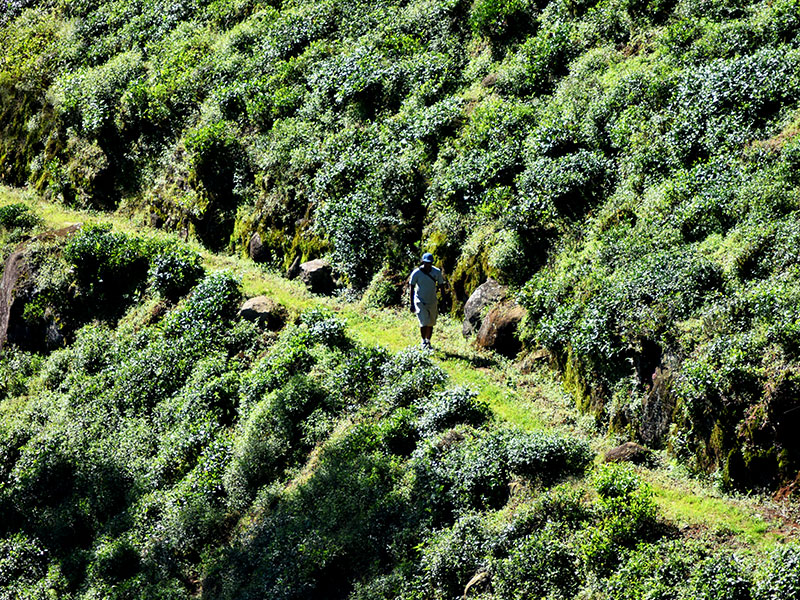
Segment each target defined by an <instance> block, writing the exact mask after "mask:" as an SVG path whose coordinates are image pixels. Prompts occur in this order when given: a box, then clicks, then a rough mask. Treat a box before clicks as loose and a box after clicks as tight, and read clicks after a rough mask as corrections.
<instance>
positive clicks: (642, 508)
mask: <svg viewBox="0 0 800 600" xmlns="http://www.w3.org/2000/svg"><path fill="white" fill-rule="evenodd" d="M594 485H595V489H596V490H597V494H598V496H599V508H600V516H601V518H602V519H603V522H602V528H603V529H604V530H605V531H606V532H607V533H608V534H609V536H610V537H611V539H612V540H613V541H614V542H615V543H620V544H635V543H637V542H638V541H639V540H641V539H646V538H647V537H648V536H651V535H653V534H654V533H656V530H655V525H656V517H657V508H656V504H655V502H654V501H653V491H652V489H651V488H650V486H648V485H647V484H646V483H643V482H642V481H641V480H640V479H639V477H638V476H637V475H636V473H635V472H634V470H633V468H631V467H630V466H629V465H613V464H612V465H604V466H602V467H601V468H600V469H599V470H598V471H597V473H596V474H595V477H594Z"/></svg>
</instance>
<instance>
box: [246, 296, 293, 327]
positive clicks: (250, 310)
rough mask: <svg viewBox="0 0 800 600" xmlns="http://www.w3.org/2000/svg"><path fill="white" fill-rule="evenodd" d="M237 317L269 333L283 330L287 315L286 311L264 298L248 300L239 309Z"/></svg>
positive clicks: (258, 297)
mask: <svg viewBox="0 0 800 600" xmlns="http://www.w3.org/2000/svg"><path fill="white" fill-rule="evenodd" d="M239 316H240V317H242V318H243V319H247V320H248V321H253V322H255V323H258V324H259V325H260V326H262V327H266V328H267V329H269V330H271V331H278V330H279V329H283V326H284V325H286V320H287V319H288V318H289V314H288V313H287V312H286V309H285V308H284V307H283V306H282V305H280V304H278V303H277V302H275V301H274V300H272V299H271V298H267V297H266V296H256V297H255V298H250V300H248V301H247V302H245V303H244V304H243V305H242V308H240V309H239Z"/></svg>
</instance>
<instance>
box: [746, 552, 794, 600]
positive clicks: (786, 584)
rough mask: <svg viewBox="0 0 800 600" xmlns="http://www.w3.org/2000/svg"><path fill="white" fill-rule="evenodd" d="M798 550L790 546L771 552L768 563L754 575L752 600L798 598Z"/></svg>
mask: <svg viewBox="0 0 800 600" xmlns="http://www.w3.org/2000/svg"><path fill="white" fill-rule="evenodd" d="M799 569H800V550H798V548H797V545H795V544H790V545H787V546H784V547H779V548H776V549H775V550H773V551H772V553H771V554H770V556H769V559H768V561H767V562H766V563H765V565H764V566H763V568H762V569H760V570H759V572H758V573H757V575H756V581H755V586H754V589H753V598H754V600H762V599H763V600H777V599H778V598H800V583H798V581H800V580H798V578H797V574H798V570H799Z"/></svg>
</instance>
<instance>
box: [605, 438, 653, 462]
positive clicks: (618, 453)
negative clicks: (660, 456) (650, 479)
mask: <svg viewBox="0 0 800 600" xmlns="http://www.w3.org/2000/svg"><path fill="white" fill-rule="evenodd" d="M650 457H651V454H650V450H648V449H647V448H645V447H644V446H640V445H639V444H637V443H636V442H625V443H624V444H622V445H621V446H617V447H616V448H613V449H611V450H609V451H608V452H606V455H605V458H604V460H605V461H606V462H613V463H619V462H629V463H633V464H635V465H641V464H644V463H647V462H648V461H649V460H650Z"/></svg>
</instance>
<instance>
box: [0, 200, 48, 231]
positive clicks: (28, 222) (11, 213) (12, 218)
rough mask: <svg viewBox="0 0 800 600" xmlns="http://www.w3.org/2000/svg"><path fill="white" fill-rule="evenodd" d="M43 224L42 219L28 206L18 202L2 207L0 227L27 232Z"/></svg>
mask: <svg viewBox="0 0 800 600" xmlns="http://www.w3.org/2000/svg"><path fill="white" fill-rule="evenodd" d="M41 223H42V220H41V218H39V217H38V216H37V215H36V213H34V212H33V210H31V208H30V207H29V206H28V205H27V204H22V203H21V202H18V203H16V204H7V205H5V206H0V227H5V228H6V229H23V230H27V229H33V228H34V227H37V226H39V225H41Z"/></svg>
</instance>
